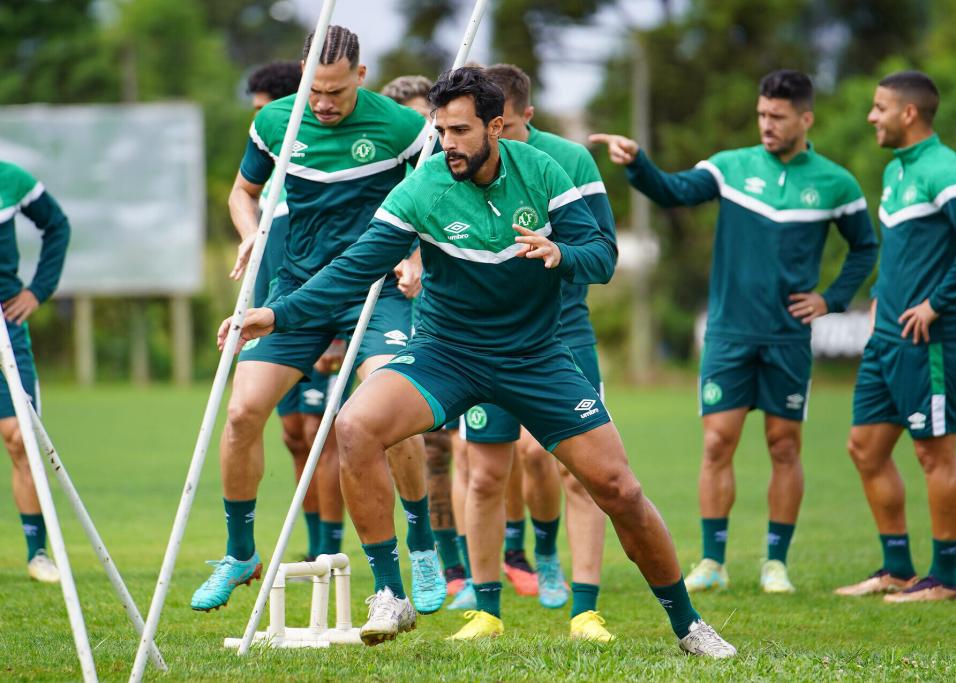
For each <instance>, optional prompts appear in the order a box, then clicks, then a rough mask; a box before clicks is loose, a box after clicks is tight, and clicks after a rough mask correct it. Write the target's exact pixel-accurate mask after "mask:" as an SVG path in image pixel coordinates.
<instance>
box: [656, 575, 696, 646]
mask: <svg viewBox="0 0 956 683" xmlns="http://www.w3.org/2000/svg"><path fill="white" fill-rule="evenodd" d="M651 590H652V591H653V592H654V595H655V596H656V597H657V600H658V602H660V603H661V607H663V608H664V611H665V612H667V618H668V619H670V620H671V628H672V629H674V633H676V634H677V637H678V638H683V637H685V636H686V635H687V634H688V633H690V625H691V624H693V623H694V622H695V621H697V620H698V619H700V615H699V614H697V610H695V609H694V606H693V605H691V604H690V596H689V595H687V587H686V586H685V585H684V577H683V576H682V577H681V578H680V581H678V582H677V583H675V584H671V585H670V586H651Z"/></svg>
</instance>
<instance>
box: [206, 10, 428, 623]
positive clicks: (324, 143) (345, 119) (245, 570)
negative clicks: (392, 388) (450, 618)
mask: <svg viewBox="0 0 956 683" xmlns="http://www.w3.org/2000/svg"><path fill="white" fill-rule="evenodd" d="M311 40H312V36H311V35H310V36H309V37H308V38H307V40H306V45H305V54H307V53H308V49H309V47H310V45H311ZM365 72H366V69H365V66H364V65H362V64H360V63H359V44H358V37H357V36H356V35H355V34H354V33H352V32H351V31H349V30H348V29H346V28H343V27H341V26H332V27H330V28H329V31H328V34H327V36H326V39H325V43H324V45H323V46H322V49H321V52H320V57H319V65H318V67H317V68H316V73H315V79H314V80H313V83H312V88H311V95H310V97H309V106H307V107H306V108H305V112H304V114H303V119H302V124H301V127H300V128H299V133H298V136H297V140H296V141H295V144H294V145H293V150H292V157H291V161H290V164H289V169H288V174H287V176H286V180H285V189H286V201H287V204H288V206H289V234H288V236H287V238H286V240H285V254H284V258H283V261H282V265H281V266H280V267H279V270H278V272H277V274H276V277H275V278H274V280H273V282H272V285H271V289H270V293H269V296H270V298H271V299H276V298H278V297H281V296H282V295H284V294H286V293H288V292H292V291H294V290H296V289H297V288H298V287H300V286H301V285H302V283H304V282H306V281H307V280H308V279H309V278H310V277H312V275H314V274H315V273H316V272H318V271H319V270H321V269H322V268H323V266H325V265H326V264H327V263H329V262H330V261H331V260H332V259H334V258H335V257H336V256H338V255H339V254H340V253H342V251H344V250H345V248H346V247H347V246H349V245H350V244H352V243H354V242H355V241H356V240H357V239H358V238H359V237H360V236H361V234H362V233H363V232H364V231H365V229H366V228H367V227H368V221H369V219H370V218H371V217H372V214H374V212H375V210H376V209H377V208H378V207H379V205H380V204H381V202H382V200H383V199H384V198H385V197H386V196H387V195H388V193H389V191H391V189H392V188H394V187H395V186H396V185H397V184H398V183H399V182H400V181H401V180H402V178H404V177H405V166H406V163H407V162H408V161H409V160H411V159H412V158H414V157H415V156H417V154H418V152H419V151H420V150H421V148H422V146H423V144H424V141H425V137H426V134H427V126H426V122H425V120H424V119H423V118H422V116H421V115H419V114H418V113H416V112H414V111H412V110H411V109H408V108H407V107H402V106H400V105H398V104H396V103H395V102H393V101H392V100H390V99H388V98H386V97H382V96H381V95H379V94H377V93H374V92H370V91H368V90H365V89H363V88H361V87H360V86H361V84H362V82H363V80H364V78H365ZM294 100H295V96H289V97H283V98H280V99H278V100H276V101H274V102H271V103H269V104H267V105H266V106H265V107H263V108H262V110H261V111H260V112H259V113H258V114H257V115H256V117H255V120H254V121H253V123H252V126H251V128H250V131H249V140H248V141H247V143H246V151H245V154H244V155H243V158H242V162H241V164H240V167H239V173H238V174H237V175H236V180H235V184H234V186H233V190H232V193H231V194H230V196H229V208H230V213H231V216H232V221H233V224H234V225H235V226H236V230H237V231H238V232H239V234H240V235H241V236H242V238H243V242H244V244H249V245H251V244H252V240H251V239H250V237H251V236H252V235H254V234H255V232H256V231H257V229H258V199H259V197H260V195H261V194H262V188H263V186H264V185H265V183H266V181H268V179H269V178H270V176H271V175H272V171H273V169H274V167H275V160H276V159H277V158H278V156H279V153H280V150H281V147H282V141H283V138H284V137H285V132H286V127H287V125H288V122H289V117H290V115H291V110H292V107H293V104H294ZM250 251H251V247H249V248H246V249H245V250H244V252H241V253H240V255H239V259H238V262H237V268H242V267H244V265H245V260H247V258H248V253H249V252H250ZM405 256H406V254H403V255H402V256H401V257H399V258H398V259H396V260H395V263H394V264H392V265H393V267H394V266H395V265H396V264H399V267H398V268H397V270H402V272H404V270H405V269H404V267H403V264H400V263H399V262H400V261H403V260H404V257H405ZM398 284H399V282H398V280H396V277H395V275H392V274H390V275H389V278H388V280H387V281H386V283H385V287H384V288H383V289H382V296H381V300H380V301H379V305H378V306H377V307H376V309H375V314H374V315H373V316H372V319H371V321H370V323H369V328H368V332H367V333H366V335H365V337H364V339H363V343H362V347H361V348H360V349H359V353H358V357H357V360H356V366H357V375H358V377H359V379H364V378H365V377H366V376H367V374H368V373H369V372H371V371H372V370H373V369H375V368H376V367H379V366H381V365H384V364H385V363H386V362H387V361H388V360H389V359H390V358H391V357H392V356H393V355H394V354H395V353H396V352H400V351H402V350H403V349H404V347H405V345H406V344H407V343H408V339H409V335H410V332H411V329H410V328H411V304H410V302H409V300H408V299H407V298H406V297H405V296H404V294H403V293H402V291H400V290H399V287H398ZM364 299H365V295H364V294H361V293H354V295H353V296H352V297H351V298H348V299H334V300H331V301H330V305H334V306H335V307H336V321H335V324H334V325H331V326H326V327H323V328H321V329H319V328H316V327H315V326H308V327H306V328H304V329H299V330H296V331H293V332H288V333H286V334H278V335H274V336H272V337H269V338H268V339H264V340H262V342H261V343H259V344H253V345H247V346H246V348H244V349H243V350H242V353H241V354H240V355H239V362H238V365H237V368H236V372H235V375H234V377H233V385H232V396H231V397H230V400H229V412H228V417H227V420H226V424H225V428H224V429H223V434H222V440H221V442H220V465H221V469H222V486H223V499H224V505H225V508H226V528H227V532H228V540H227V545H226V554H225V557H223V559H222V560H220V561H218V562H215V563H214V565H215V569H214V570H213V573H212V575H211V576H210V578H209V579H208V580H207V581H205V582H204V583H203V584H202V585H201V586H200V587H199V589H198V590H196V592H195V593H194V594H193V599H192V603H191V604H192V607H193V609H196V610H202V611H209V610H211V609H218V608H219V607H221V606H222V605H224V604H226V602H227V601H228V599H229V596H230V595H231V594H232V591H233V590H234V588H235V587H236V586H237V585H240V584H248V583H249V582H250V581H251V580H252V579H253V578H256V577H257V576H258V575H259V573H260V572H261V567H262V565H261V562H260V560H259V555H258V553H257V552H256V550H255V538H254V535H253V527H254V521H255V506H256V493H257V490H258V487H259V481H260V479H261V477H262V472H263V466H264V465H263V458H264V455H263V440H262V435H263V428H264V426H265V422H266V420H267V419H268V417H269V415H270V413H271V412H272V410H273V409H274V408H275V407H276V405H277V404H278V402H279V400H280V399H281V398H282V397H283V396H284V395H286V393H287V392H288V391H289V390H290V389H291V388H292V387H293V386H294V385H295V384H296V383H298V382H299V381H300V380H302V379H303V378H305V377H308V376H309V375H310V374H311V372H312V368H313V366H314V364H315V362H316V360H317V359H318V358H319V357H320V356H321V355H322V353H323V352H324V351H325V350H326V348H328V346H329V344H330V343H331V342H332V341H333V339H334V338H336V337H339V336H342V335H350V334H351V332H352V330H353V329H354V327H355V325H356V323H357V322H358V317H359V313H360V311H361V309H362V304H363V303H364ZM424 458H425V452H424V444H423V442H422V439H421V437H415V439H413V440H410V441H408V442H403V443H399V444H395V445H394V447H393V448H392V449H391V451H390V461H391V463H392V465H393V468H392V469H393V474H394V476H395V482H396V486H397V487H398V489H399V493H400V494H401V497H402V501H403V505H404V507H405V509H406V512H407V513H408V514H407V517H408V529H409V531H408V538H407V542H408V548H409V551H410V553H411V561H412V577H413V583H412V593H413V597H414V599H415V602H416V605H417V606H418V608H419V609H420V610H421V611H422V612H425V613H428V612H433V611H435V610H437V609H439V608H440V607H441V604H442V602H443V601H444V599H445V596H446V586H445V579H444V577H443V576H442V575H441V565H440V563H439V561H438V555H437V553H436V552H435V539H434V536H433V534H432V531H431V525H430V524H429V521H428V497H427V495H426V489H425V466H424Z"/></svg>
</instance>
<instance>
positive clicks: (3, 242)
mask: <svg viewBox="0 0 956 683" xmlns="http://www.w3.org/2000/svg"><path fill="white" fill-rule="evenodd" d="M20 212H23V215H24V216H26V217H27V218H29V219H30V220H31V221H33V224H34V225H35V226H36V227H37V229H38V230H40V231H41V232H42V233H43V246H42V247H41V249H40V262H39V263H38V264H37V270H36V273H34V275H33V280H32V281H31V282H30V284H29V285H28V286H27V289H29V290H30V291H31V292H33V294H34V296H36V298H37V300H39V301H40V303H43V302H44V301H46V300H47V299H49V298H50V296H51V295H52V294H53V292H54V291H55V290H56V285H57V283H58V282H59V281H60V274H61V273H62V272H63V260H64V259H65V258H66V247H67V245H68V244H69V243H70V223H69V221H67V219H66V216H64V215H63V211H62V210H61V209H60V205H59V204H57V202H56V200H55V199H53V197H51V196H50V194H49V193H48V192H47V191H46V189H45V188H44V187H43V183H40V182H37V180H36V179H35V178H34V177H33V176H32V175H30V174H29V173H27V172H26V171H24V170H23V169H22V168H20V167H19V166H15V165H14V164H11V163H8V162H5V161H0V301H6V300H7V299H9V298H10V297H12V296H16V295H17V294H19V293H20V290H22V289H23V283H22V282H21V281H20V278H19V277H18V276H17V270H18V269H19V267H20V251H19V250H18V249H17V233H16V230H15V229H14V222H13V221H14V217H15V216H16V215H17V213H20Z"/></svg>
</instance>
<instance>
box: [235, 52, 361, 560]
mask: <svg viewBox="0 0 956 683" xmlns="http://www.w3.org/2000/svg"><path fill="white" fill-rule="evenodd" d="M301 77H302V67H301V66H300V65H299V63H298V62H292V61H289V62H272V63H270V64H266V65H264V66H261V67H259V68H257V69H256V70H254V71H253V72H252V73H251V74H250V75H249V80H248V84H247V90H248V91H249V94H250V95H252V107H253V109H254V110H255V111H256V112H257V113H258V112H259V110H261V109H262V108H263V107H264V106H266V105H267V104H269V103H270V102H272V101H274V100H277V99H279V98H282V97H287V96H289V95H294V94H295V92H296V90H297V89H298V87H299V79H300V78H301ZM270 184H271V179H270V181H267V182H266V184H265V185H264V186H263V188H262V194H261V195H260V197H259V204H260V208H264V207H265V201H266V197H267V196H268V194H269V185H270ZM288 234H289V206H288V204H287V203H286V198H285V188H284V187H283V188H282V195H281V196H280V199H279V204H277V205H276V209H275V214H274V215H273V219H272V227H271V228H270V230H269V240H268V241H267V242H266V248H265V251H264V252H263V253H262V262H261V263H260V264H259V273H258V274H257V276H256V283H255V292H254V296H253V301H254V305H256V306H262V305H263V304H264V303H265V302H266V299H267V298H268V296H269V285H270V284H271V283H272V281H273V279H275V276H276V273H277V272H278V270H279V266H280V265H282V257H283V254H284V253H285V241H286V236H287V235H288ZM254 241H255V233H253V234H252V235H251V236H250V238H249V239H248V240H244V241H243V243H242V244H240V246H239V256H238V257H237V262H236V266H235V267H234V268H233V271H232V272H231V273H230V276H231V277H232V278H233V279H235V280H238V279H240V278H241V277H242V273H243V272H244V271H245V259H243V254H244V253H246V250H247V249H249V248H250V247H251V245H252V244H253V243H254ZM342 356H343V343H342V341H341V340H336V341H334V342H333V343H332V345H330V347H329V350H327V351H326V352H325V353H324V354H323V355H322V358H320V359H319V361H318V362H317V363H316V366H315V367H313V368H312V373H311V375H310V377H309V380H308V381H307V382H306V381H303V382H299V383H298V384H296V385H295V386H294V387H292V388H291V389H290V390H289V392H288V393H287V394H286V395H285V396H283V397H282V399H281V400H280V401H279V404H278V406H276V412H277V413H278V414H279V419H280V421H281V423H282V441H283V443H285V445H286V448H288V450H289V453H290V454H292V463H293V468H294V471H295V478H296V481H298V480H299V479H300V478H301V477H302V471H303V470H304V469H305V463H306V461H307V460H308V458H309V450H310V449H311V447H312V442H313V441H315V435H316V433H317V432H318V431H319V425H320V423H321V422H322V415H323V413H324V412H325V397H326V396H328V393H329V374H330V373H332V372H335V371H336V370H337V369H338V366H339V365H341V364H342ZM320 370H321V371H320ZM338 460H339V449H338V445H337V444H336V442H335V432H334V430H333V431H332V432H330V433H329V438H328V439H327V440H326V442H325V446H324V448H323V449H322V454H321V457H320V458H319V463H318V466H317V467H316V471H315V475H314V476H313V478H312V485H311V486H310V487H309V489H308V491H307V492H306V494H305V499H304V500H303V501H302V510H303V514H304V517H305V525H306V530H307V532H308V537H309V549H308V552H307V553H306V559H312V558H315V557H316V556H318V555H324V554H334V553H337V552H339V551H340V550H341V549H342V516H343V514H344V506H345V503H344V502H343V500H342V489H341V487H340V486H339V469H338Z"/></svg>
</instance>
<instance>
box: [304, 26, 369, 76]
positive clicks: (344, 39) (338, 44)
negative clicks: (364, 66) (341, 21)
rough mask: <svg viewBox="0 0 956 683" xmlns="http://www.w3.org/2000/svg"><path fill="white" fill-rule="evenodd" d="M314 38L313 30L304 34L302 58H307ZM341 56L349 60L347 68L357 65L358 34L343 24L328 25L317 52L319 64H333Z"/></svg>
mask: <svg viewBox="0 0 956 683" xmlns="http://www.w3.org/2000/svg"><path fill="white" fill-rule="evenodd" d="M314 38H315V31H313V32H312V33H310V34H309V35H308V36H306V38H305V46H304V47H303V49H302V59H303V60H306V59H308V58H309V49H310V48H311V47H312V40H313V39H314ZM343 57H344V58H345V59H347V60H349V68H351V69H354V68H355V67H357V66H358V63H359V39H358V36H357V35H355V34H354V33H352V32H351V31H349V30H348V29H347V28H345V27H344V26H329V31H328V33H326V35H325V43H324V44H323V45H322V52H321V53H320V54H319V64H335V63H336V62H337V61H339V60H340V59H342V58H343Z"/></svg>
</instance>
